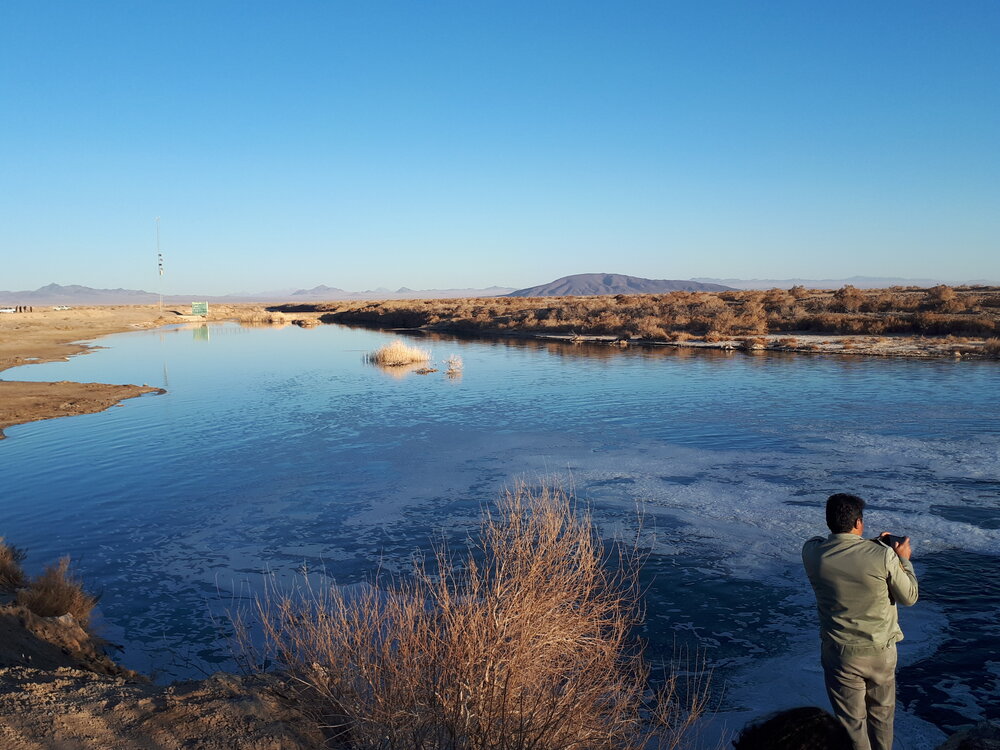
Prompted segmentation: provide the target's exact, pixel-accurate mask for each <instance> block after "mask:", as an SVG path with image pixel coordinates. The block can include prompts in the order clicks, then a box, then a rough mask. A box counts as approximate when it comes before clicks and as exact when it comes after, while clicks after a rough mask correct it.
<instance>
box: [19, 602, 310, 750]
mask: <svg viewBox="0 0 1000 750" xmlns="http://www.w3.org/2000/svg"><path fill="white" fill-rule="evenodd" d="M3 598H5V599H9V598H10V597H8V596H4V597H3ZM283 692H284V686H283V684H282V683H281V681H280V680H278V679H275V678H253V679H251V678H246V677H240V676H236V675H229V674H221V673H220V674H215V675H212V676H211V677H209V678H207V679H204V680H197V681H190V682H181V683H175V684H173V685H170V686H167V687H161V686H157V685H153V684H152V683H151V682H150V681H149V680H148V679H146V678H145V677H142V676H141V675H139V674H136V673H135V672H132V671H130V670H127V669H124V668H122V667H120V666H119V665H117V664H115V662H114V661H113V660H112V659H110V658H108V657H107V656H106V655H105V654H104V651H103V650H102V646H101V643H100V642H97V641H95V640H93V639H92V638H91V636H90V635H89V634H87V633H86V632H85V631H84V630H83V629H82V628H80V627H79V625H77V624H76V622H74V620H73V618H72V616H71V615H63V616H62V617H38V616H37V615H34V614H32V613H31V612H29V611H28V610H27V609H25V608H24V607H20V606H14V605H12V604H7V605H2V604H0V747H2V748H4V750H37V749H40V748H59V749H60V750H70V749H72V750H83V749H84V748H87V749H88V750H89V749H93V750H97V748H102V749H103V748H149V749H150V750H152V749H154V748H155V750H174V748H177V749H178V750H179V749H180V748H202V749H204V750H216V748H217V749H218V750H223V749H227V750H228V748H255V749H256V748H260V749H261V750H263V749H264V748H269V749H270V748H273V749H274V750H279V749H280V750H299V749H300V748H318V747H322V746H323V737H322V735H321V733H320V732H319V730H318V729H317V728H316V724H315V722H308V721H306V720H305V719H303V718H302V717H301V716H300V715H298V714H297V713H296V712H295V711H293V710H291V709H290V707H289V705H288V704H287V703H286V702H285V701H284V700H283V699H282V698H281V697H280V696H281V695H282V693H283Z"/></svg>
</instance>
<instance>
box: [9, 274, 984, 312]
mask: <svg viewBox="0 0 1000 750" xmlns="http://www.w3.org/2000/svg"><path fill="white" fill-rule="evenodd" d="M941 283H945V284H952V285H959V284H964V285H969V286H1000V282H997V281H986V280H981V279H977V280H971V281H963V282H955V281H944V280H941V279H904V278H897V277H873V276H851V277H850V278H845V279H713V278H696V279H690V280H687V281H679V280H669V279H644V278H640V277H638V276H625V275H623V274H615V273H581V274H575V275H573V276H563V277H562V278H561V279H556V280H555V281H552V282H549V283H548V284H542V285H540V286H533V287H529V288H527V289H517V290H514V289H512V288H511V287H503V286H490V287H486V288H483V289H410V288H409V287H405V286H403V287H400V288H399V289H396V290H395V291H393V290H391V289H386V288H385V287H379V288H377V289H366V290H365V291H363V292H350V291H346V290H344V289H340V288H338V287H333V286H326V285H324V284H321V285H319V286H315V287H312V288H311V289H294V290H293V289H281V290H277V291H270V292H239V293H237V294H226V295H214V296H213V295H204V294H169V295H164V296H163V301H164V302H165V303H167V304H171V305H179V304H188V303H190V302H192V301H207V302H214V303H216V304H227V303H228V304H237V303H252V302H257V303H271V302H294V301H299V302H305V301H310V302H314V301H337V300H368V299H370V300H386V299H449V298H457V297H500V296H504V295H508V296H511V297H560V296H567V295H588V296H589V295H599V294H663V293H666V292H675V291H703V292H713V291H714V292H720V291H726V290H727V289H728V290H732V289H773V288H776V287H777V288H781V289H788V288H790V287H793V286H804V287H807V288H810V289H839V288H840V287H842V286H844V285H846V284H851V285H852V286H856V287H857V288H859V289H877V288H883V287H890V286H919V287H930V286H934V285H935V284H941ZM158 300H159V295H158V294H157V293H156V292H147V291H144V290H142V289H94V288H92V287H89V286H80V285H78V284H71V285H67V286H62V285H60V284H47V285H46V286H43V287H39V288H38V289H35V290H32V291H19V292H18V291H14V292H6V291H0V305H3V306H8V305H150V304H156V302H157V301H158Z"/></svg>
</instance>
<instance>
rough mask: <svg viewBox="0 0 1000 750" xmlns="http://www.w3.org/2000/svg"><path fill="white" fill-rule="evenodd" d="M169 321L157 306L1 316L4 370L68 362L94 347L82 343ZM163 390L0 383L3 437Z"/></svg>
mask: <svg viewBox="0 0 1000 750" xmlns="http://www.w3.org/2000/svg"><path fill="white" fill-rule="evenodd" d="M164 322H167V321H166V320H165V319H164V318H161V317H160V311H159V308H158V307H152V306H125V305H122V306H112V307H84V308H78V309H73V310H62V311H58V310H40V311H38V312H30V313H14V314H10V313H5V314H3V315H0V370H6V369H7V368H10V367H16V366H18V365H25V364H32V363H38V362H56V361H64V360H66V359H68V358H69V357H70V356H72V355H74V354H82V353H85V352H87V351H90V350H91V349H94V348H95V347H94V346H92V345H90V344H85V343H81V341H84V340H88V339H94V338H97V337H99V336H104V335H107V334H109V333H121V332H123V331H131V330H135V329H138V328H152V327H155V326H158V325H161V324H162V323H164ZM150 392H160V389H159V388H148V387H145V386H138V385H111V384H107V383H70V382H66V381H62V382H59V383H32V382H25V381H17V380H0V438H2V437H3V432H2V430H3V428H5V427H10V426H11V425H16V424H24V423H26V422H34V421H37V420H39V419H51V418H53V417H66V416H72V415H74V414H93V413H94V412H99V411H104V410H105V409H107V408H109V407H111V406H114V405H115V404H117V403H119V402H120V401H122V400H123V399H127V398H134V397H135V396H140V395H142V394H143V393H150Z"/></svg>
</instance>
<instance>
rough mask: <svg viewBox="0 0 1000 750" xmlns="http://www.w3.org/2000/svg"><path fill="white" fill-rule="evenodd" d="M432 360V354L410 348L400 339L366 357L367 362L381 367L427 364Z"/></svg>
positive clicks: (424, 350) (416, 348)
mask: <svg viewBox="0 0 1000 750" xmlns="http://www.w3.org/2000/svg"><path fill="white" fill-rule="evenodd" d="M430 358H431V353H430V352H429V351H427V350H426V349H420V348H419V347H416V346H410V345H409V344H407V343H405V342H403V341H400V340H399V339H396V340H395V341H393V342H391V343H389V344H386V345H385V346H383V347H382V348H381V349H376V350H375V351H374V352H371V353H369V354H366V355H365V361H366V362H368V363H369V364H373V365H379V366H381V367H399V366H400V365H412V364H414V363H416V362H427V361H428V360H430Z"/></svg>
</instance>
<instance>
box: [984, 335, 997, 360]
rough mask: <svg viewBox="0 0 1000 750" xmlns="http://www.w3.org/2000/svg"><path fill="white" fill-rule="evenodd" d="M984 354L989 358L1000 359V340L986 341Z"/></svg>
mask: <svg viewBox="0 0 1000 750" xmlns="http://www.w3.org/2000/svg"><path fill="white" fill-rule="evenodd" d="M983 354H985V355H986V356H988V357H1000V338H997V339H987V340H986V341H984V342H983Z"/></svg>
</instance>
